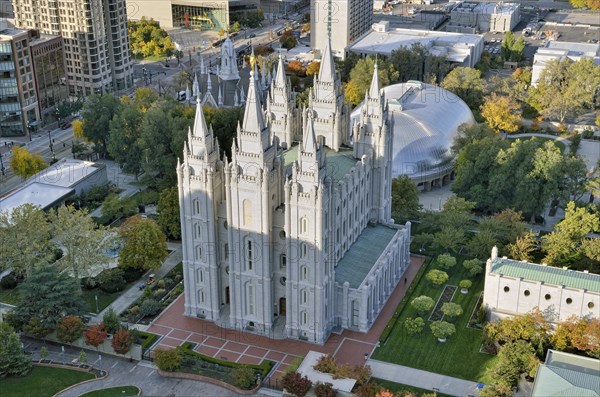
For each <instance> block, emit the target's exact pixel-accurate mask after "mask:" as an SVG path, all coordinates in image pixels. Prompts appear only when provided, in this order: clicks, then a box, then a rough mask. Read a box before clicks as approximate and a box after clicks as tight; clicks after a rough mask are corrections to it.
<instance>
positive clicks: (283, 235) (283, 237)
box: [279, 230, 285, 240]
mask: <svg viewBox="0 0 600 397" xmlns="http://www.w3.org/2000/svg"><path fill="white" fill-rule="evenodd" d="M279 238H280V239H282V240H285V231H284V230H282V231H280V232H279Z"/></svg>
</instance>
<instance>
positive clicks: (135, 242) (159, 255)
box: [119, 215, 168, 270]
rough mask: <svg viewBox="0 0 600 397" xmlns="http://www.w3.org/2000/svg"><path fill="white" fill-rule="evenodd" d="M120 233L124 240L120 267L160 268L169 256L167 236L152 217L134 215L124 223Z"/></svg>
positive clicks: (120, 255) (120, 254)
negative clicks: (145, 217) (144, 217)
mask: <svg viewBox="0 0 600 397" xmlns="http://www.w3.org/2000/svg"><path fill="white" fill-rule="evenodd" d="M119 233H120V235H121V237H122V238H123V242H124V244H123V249H122V250H121V252H120V253H119V266H120V267H122V268H134V269H144V270H147V269H158V268H159V267H160V266H161V265H162V263H163V261H164V260H165V258H166V257H167V254H168V253H167V238H166V236H165V234H164V233H163V232H162V230H161V229H160V226H158V225H157V224H156V222H154V221H153V220H152V219H143V218H142V217H140V216H138V215H136V216H133V217H131V218H129V219H128V220H127V221H125V223H123V225H122V226H121V229H120V231H119Z"/></svg>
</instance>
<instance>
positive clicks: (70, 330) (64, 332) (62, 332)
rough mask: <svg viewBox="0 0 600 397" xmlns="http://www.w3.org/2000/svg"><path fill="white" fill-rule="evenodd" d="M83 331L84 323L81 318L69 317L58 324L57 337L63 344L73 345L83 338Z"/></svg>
mask: <svg viewBox="0 0 600 397" xmlns="http://www.w3.org/2000/svg"><path fill="white" fill-rule="evenodd" d="M83 329H84V326H83V321H81V319H80V318H79V317H77V316H67V317H65V318H64V319H63V320H62V321H61V322H60V323H59V324H58V327H57V328H56V337H57V338H58V340H59V341H61V342H65V343H71V342H74V341H76V340H77V339H79V338H81V334H83Z"/></svg>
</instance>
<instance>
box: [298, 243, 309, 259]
mask: <svg viewBox="0 0 600 397" xmlns="http://www.w3.org/2000/svg"><path fill="white" fill-rule="evenodd" d="M307 254H308V246H307V245H306V244H305V243H302V244H301V245H300V256H301V257H302V258H306V255H307Z"/></svg>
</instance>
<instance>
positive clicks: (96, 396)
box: [79, 386, 140, 397]
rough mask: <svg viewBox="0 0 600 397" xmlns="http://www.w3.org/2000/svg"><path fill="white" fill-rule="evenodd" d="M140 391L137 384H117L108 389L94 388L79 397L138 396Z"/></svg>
mask: <svg viewBox="0 0 600 397" xmlns="http://www.w3.org/2000/svg"><path fill="white" fill-rule="evenodd" d="M139 392H140V389H138V388H137V387H136V386H117V387H111V388H108V389H100V390H94V391H91V392H89V393H85V394H82V395H81V396H79V397H117V396H125V397H128V396H137V395H138V393H139Z"/></svg>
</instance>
